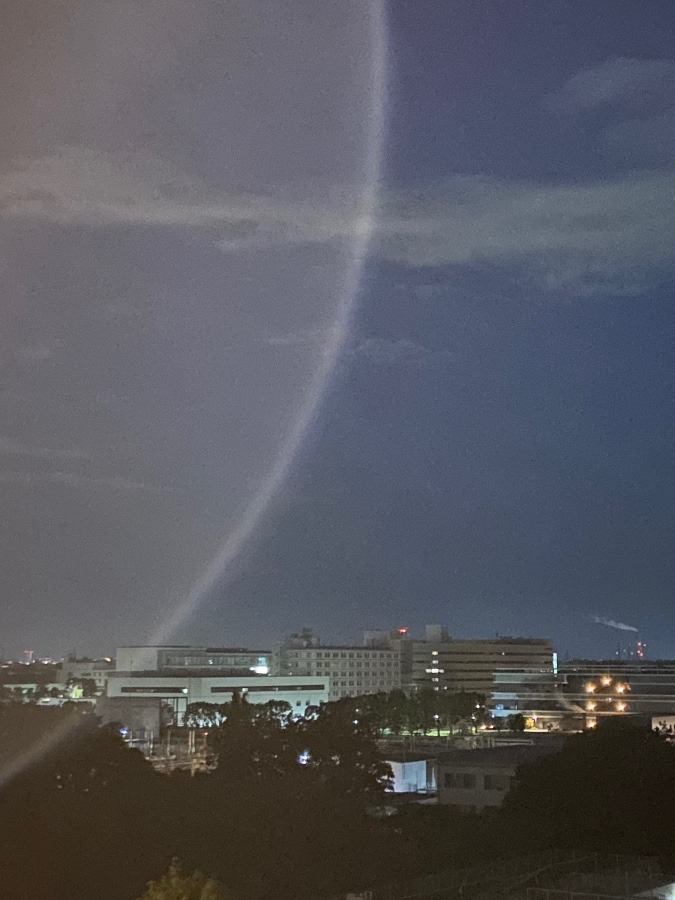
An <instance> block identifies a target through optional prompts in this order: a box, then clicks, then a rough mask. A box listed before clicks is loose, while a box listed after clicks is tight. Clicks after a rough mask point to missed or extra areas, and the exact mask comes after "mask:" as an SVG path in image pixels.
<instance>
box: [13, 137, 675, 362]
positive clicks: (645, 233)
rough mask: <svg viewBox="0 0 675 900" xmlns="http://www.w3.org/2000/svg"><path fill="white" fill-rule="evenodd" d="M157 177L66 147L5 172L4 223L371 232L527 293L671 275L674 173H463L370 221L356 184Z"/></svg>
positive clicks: (617, 285)
mask: <svg viewBox="0 0 675 900" xmlns="http://www.w3.org/2000/svg"><path fill="white" fill-rule="evenodd" d="M151 163H152V164H151ZM161 174H162V170H161V167H160V166H159V165H158V164H157V162H156V161H152V160H141V159H136V160H135V161H134V163H133V165H131V164H129V163H128V161H127V164H126V166H122V164H121V161H120V163H119V164H118V165H116V164H115V162H114V159H113V158H111V157H109V156H106V155H104V154H101V153H93V152H92V151H86V150H84V149H83V148H64V149H63V150H62V151H61V152H60V153H58V154H54V155H53V156H49V157H45V158H43V159H41V160H29V161H24V162H23V164H22V165H21V166H20V167H18V168H15V170H13V171H12V172H9V173H6V174H5V175H4V176H0V216H3V217H6V218H11V219H19V220H25V221H30V220H37V221H43V222H49V223H52V224H59V225H61V226H68V225H88V226H90V227H102V226H106V227H111V226H133V225H144V226H155V227H172V228H179V229H180V228H182V229H186V230H188V231H191V232H193V231H195V230H200V229H201V230H202V231H203V232H204V233H205V235H206V238H205V239H206V240H208V241H209V242H211V243H213V244H215V245H216V246H217V247H219V248H220V249H221V250H222V251H223V252H227V253H234V252H241V251H244V250H248V251H251V250H257V249H260V248H262V247H266V246H274V245H279V246H301V245H303V244H305V245H311V244H328V243H332V242H335V241H340V242H343V241H354V240H359V241H360V240H364V239H365V238H366V237H367V234H368V233H369V230H370V229H371V228H373V229H374V236H373V241H372V244H371V247H370V253H371V255H374V256H377V257H379V258H381V259H384V260H386V261H389V262H393V263H396V264H402V265H405V266H407V267H410V268H417V269H419V268H432V267H441V266H446V265H461V266H480V265H485V264H487V265H498V266H518V267H521V268H523V269H524V272H525V275H524V277H525V280H526V281H528V282H529V283H530V284H531V285H532V287H534V288H536V289H538V290H539V291H542V292H545V293H548V294H550V295H559V294H567V295H574V296H581V297H583V296H593V295H596V294H597V295H614V294H618V295H624V294H625V293H626V292H628V293H636V294H639V293H640V292H641V291H642V289H643V287H644V283H645V281H646V280H648V279H652V278H653V277H655V276H656V277H658V276H659V275H660V274H663V273H666V272H671V271H672V269H673V265H674V263H673V254H672V246H673V243H674V242H675V208H674V207H673V204H672V202H671V197H672V196H673V194H675V172H673V171H672V170H670V169H667V170H663V171H643V172H634V173H630V174H627V175H625V176H623V177H619V178H615V179H613V180H611V181H608V180H601V181H595V182H593V181H591V182H585V183H568V184H550V183H549V184H541V183H533V182H527V181H508V180H499V179H494V178H487V177H480V176H455V177H450V178H446V179H442V180H440V181H436V182H433V183H426V184H421V185H419V186H418V187H417V188H416V189H414V190H412V189H410V190H396V189H393V188H390V189H389V190H388V191H387V190H386V189H384V190H383V191H382V192H381V197H380V202H379V207H378V210H377V213H376V215H375V219H374V221H371V220H370V219H369V216H368V212H367V209H366V206H367V204H365V203H364V202H363V197H364V196H365V195H364V193H363V189H359V188H357V187H355V186H354V185H352V186H350V187H349V188H345V189H344V190H342V191H337V190H333V191H330V190H328V189H326V191H325V192H324V194H325V198H327V199H324V200H323V201H321V202H319V201H313V202H292V201H288V200H285V199H282V198H280V197H275V196H271V195H270V196H267V197H262V196H261V197H254V196H251V195H243V194H242V195H235V194H227V193H225V192H222V191H220V192H219V191H214V190H213V188H211V189H209V188H208V186H207V185H204V184H202V183H199V182H196V181H195V180H194V179H189V178H187V176H183V175H179V174H176V173H173V174H170V175H169V174H167V175H166V177H165V178H164V179H162V178H161V177H160V176H161ZM172 179H173V181H172ZM174 182H175V183H176V184H179V185H180V186H181V190H180V191H178V190H177V188H175V187H174V188H172V184H173V183H174ZM176 195H178V196H179V197H180V199H176ZM273 340H274V338H271V340H270V342H273ZM27 357H28V358H31V359H46V358H48V354H47V353H42V352H37V351H36V352H30V353H28V352H27Z"/></svg>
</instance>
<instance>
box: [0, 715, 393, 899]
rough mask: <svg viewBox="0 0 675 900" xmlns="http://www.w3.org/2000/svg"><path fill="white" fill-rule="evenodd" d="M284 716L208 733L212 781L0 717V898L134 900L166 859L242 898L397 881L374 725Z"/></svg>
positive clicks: (111, 736) (103, 731)
mask: <svg viewBox="0 0 675 900" xmlns="http://www.w3.org/2000/svg"><path fill="white" fill-rule="evenodd" d="M279 712H280V711H279V710H278V709H276V708H275V707H274V705H270V706H269V707H267V708H265V707H263V708H260V707H254V706H249V705H248V704H246V703H245V702H243V701H236V702H235V703H234V704H232V706H231V708H230V710H229V715H228V716H227V719H226V721H224V722H223V723H222V725H221V726H220V727H218V728H216V729H214V730H213V731H212V732H211V734H210V735H209V739H210V742H211V749H212V751H213V754H214V756H215V757H216V758H217V760H218V765H217V768H216V769H215V770H214V771H213V772H211V773H204V774H197V775H196V776H195V777H190V775H189V774H186V773H181V772H178V773H175V774H173V775H170V776H168V775H160V774H158V773H156V772H155V771H154V770H153V768H152V766H151V765H150V764H149V763H148V762H147V761H146V760H145V759H144V758H143V756H142V755H141V754H140V753H139V752H138V751H136V750H132V749H130V748H129V747H128V746H127V745H126V744H125V743H124V742H123V740H122V737H121V735H120V733H119V730H118V729H117V728H113V727H100V726H99V723H98V721H97V720H96V719H95V717H94V716H92V715H91V714H89V715H87V714H84V713H82V712H81V711H78V710H77V709H75V710H60V709H56V708H54V709H52V708H47V709H44V708H40V707H36V706H31V705H28V704H25V705H18V704H7V705H5V706H0V759H1V760H2V768H1V769H0V805H1V808H2V816H0V896H2V897H3V898H4V897H7V898H15V897H16V898H23V897H31V898H32V897H35V898H36V900H37V898H40V900H61V898H64V900H65V898H68V900H80V898H81V900H85V898H86V900H91V898H92V897H96V898H100V900H108V898H109V900H133V898H137V897H139V896H141V895H142V894H143V892H144V889H145V886H146V884H147V882H148V881H150V880H151V879H156V878H158V877H159V876H160V875H161V873H162V872H166V871H167V867H168V866H169V864H170V861H171V860H172V858H174V857H178V858H179V859H180V860H181V862H182V864H183V866H184V867H185V870H186V871H188V872H193V871H195V870H196V869H201V870H202V871H205V872H206V873H207V874H208V875H213V876H214V877H215V878H216V879H217V880H218V881H219V882H220V883H222V884H223V885H224V886H225V888H226V889H227V891H228V896H232V897H234V898H237V900H273V898H274V900H281V898H289V900H290V898H297V900H302V898H310V897H313V898H317V897H324V896H325V897H330V896H334V895H336V894H337V895H339V894H340V893H341V892H346V891H347V890H348V889H350V888H353V887H364V888H365V887H368V886H370V885H373V884H375V883H377V882H379V881H382V880H383V879H384V878H387V877H389V876H390V875H391V874H392V873H395V872H396V871H397V865H398V863H397V853H396V844H397V840H396V837H395V836H393V835H392V834H391V833H390V831H389V829H388V828H387V827H386V825H385V824H383V823H382V822H380V821H378V820H377V819H375V818H373V817H372V816H370V815H368V810H369V809H371V808H372V806H373V805H377V804H378V803H379V802H380V801H381V798H382V795H383V792H384V790H385V788H386V786H387V783H388V779H389V777H390V771H389V769H388V766H387V765H386V764H385V763H384V762H383V761H382V758H381V756H380V754H379V753H378V750H377V745H376V743H375V733H374V731H373V729H372V728H371V726H370V725H369V724H368V722H367V721H366V720H365V719H363V720H357V719H355V717H354V714H353V709H352V707H351V705H344V704H331V705H330V707H326V708H322V709H321V710H319V711H317V712H316V713H315V714H313V715H312V716H311V717H309V718H307V719H303V720H301V721H298V722H292V723H291V722H286V721H285V720H284V717H283V716H280V715H279ZM22 736H23V737H22ZM3 748H4V753H3Z"/></svg>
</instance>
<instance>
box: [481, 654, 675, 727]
mask: <svg viewBox="0 0 675 900" xmlns="http://www.w3.org/2000/svg"><path fill="white" fill-rule="evenodd" d="M490 705H491V711H492V714H493V716H495V717H508V716H510V715H514V714H517V713H521V714H522V715H524V716H525V717H526V719H528V720H531V721H532V723H533V724H535V725H536V726H538V727H541V728H554V729H562V730H581V729H582V728H589V727H592V726H594V725H595V724H597V722H598V721H599V720H601V719H603V718H606V717H608V716H640V717H644V718H649V717H659V716H661V717H663V716H668V715H672V714H675V661H672V660H572V661H570V662H565V663H563V664H562V665H561V666H560V667H559V669H558V670H557V671H556V672H554V673H545V672H542V671H533V670H526V669H523V670H522V671H519V672H515V671H506V672H504V671H499V672H496V673H495V676H494V683H493V687H492V692H491V704H490Z"/></svg>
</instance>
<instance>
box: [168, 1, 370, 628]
mask: <svg viewBox="0 0 675 900" xmlns="http://www.w3.org/2000/svg"><path fill="white" fill-rule="evenodd" d="M369 14H370V23H371V46H372V66H371V85H372V88H371V102H370V127H369V129H368V140H367V148H366V165H365V179H364V180H365V186H364V192H363V198H362V202H361V205H360V209H359V211H358V213H357V215H356V216H355V218H354V222H353V230H354V236H353V239H352V252H351V261H350V265H349V266H347V271H346V274H345V281H344V285H343V289H342V294H341V300H340V303H339V305H338V309H337V314H336V317H335V320H334V323H333V328H331V329H330V333H329V336H328V338H327V341H326V344H325V346H324V348H323V352H322V355H321V360H320V362H319V365H318V367H317V369H316V371H315V372H314V374H313V376H312V379H311V381H310V383H309V386H308V388H307V391H306V395H305V398H304V400H303V403H302V406H301V408H300V412H299V414H298V417H297V419H296V421H295V423H294V425H293V427H292V428H291V430H290V431H289V433H288V434H287V436H286V438H285V439H284V441H283V444H282V446H281V448H280V450H279V453H278V454H277V457H276V460H275V462H274V463H273V465H272V467H271V469H270V471H269V472H268V473H267V475H266V476H265V478H264V479H263V480H262V482H261V484H260V486H259V488H258V491H257V492H256V494H255V496H254V497H253V500H252V501H251V502H250V503H249V505H248V507H247V508H246V510H245V512H244V514H243V517H242V520H241V522H240V523H239V524H238V525H237V526H236V528H235V529H234V530H233V531H231V533H230V534H229V535H228V536H227V538H226V539H225V541H224V543H223V544H222V546H221V547H220V549H219V550H218V552H217V553H216V555H215V556H214V558H213V560H212V561H211V562H210V563H209V565H208V566H207V568H206V570H205V571H204V572H203V573H202V574H201V575H200V576H199V578H198V579H197V580H196V581H195V583H194V584H193V586H192V588H191V589H190V591H189V593H188V594H187V596H186V597H185V598H184V599H183V600H182V601H181V602H179V603H178V605H177V606H176V607H175V608H174V609H173V610H172V611H171V613H170V615H169V616H168V617H167V618H166V619H165V620H164V622H163V623H162V625H161V626H160V627H159V629H157V631H156V632H155V634H154V635H153V636H152V638H151V643H153V644H161V643H163V642H165V641H167V640H168V639H169V638H170V636H171V635H172V634H175V632H176V631H177V630H178V629H179V628H180V626H181V625H182V624H183V623H184V622H185V620H186V619H187V618H188V617H189V616H190V615H191V613H192V612H193V611H194V610H196V609H197V607H198V606H199V605H200V603H201V602H203V600H204V599H205V598H206V597H207V596H208V594H209V592H210V591H211V590H212V589H213V588H214V587H215V586H216V585H217V584H220V583H222V581H223V579H224V577H225V575H226V573H227V569H228V567H229V566H230V564H231V563H232V562H233V561H234V560H235V559H236V558H237V557H238V556H239V554H240V553H241V551H242V550H243V548H244V546H245V544H246V543H247V541H248V540H249V538H250V537H251V536H252V534H253V532H254V531H255V529H256V527H257V526H258V524H259V523H260V521H261V519H262V517H263V515H264V514H265V511H266V510H267V509H268V507H269V505H270V503H271V502H272V500H273V499H274V497H275V495H276V494H277V492H278V491H279V489H280V487H281V486H282V485H283V483H284V481H285V480H286V478H287V476H288V474H289V472H290V469H291V466H292V464H293V460H294V459H295V457H296V455H297V453H298V451H299V449H300V448H301V446H302V444H303V442H304V440H305V438H306V436H307V434H308V432H309V429H310V427H311V425H312V423H313V421H314V419H315V417H316V414H317V412H318V410H319V407H320V405H321V400H322V398H323V396H324V394H325V392H326V389H327V387H328V385H329V383H330V380H331V376H332V374H333V372H334V370H335V366H336V363H337V361H338V359H339V357H340V353H341V351H342V348H343V347H344V344H345V340H346V338H347V335H348V334H349V329H350V324H351V320H352V317H353V313H354V308H355V301H356V295H357V292H358V288H359V283H360V280H361V276H362V274H363V268H364V263H365V259H366V255H367V252H368V246H369V243H370V238H371V235H372V232H373V227H374V224H375V214H376V205H377V199H378V193H379V181H380V172H381V164H382V150H383V139H384V130H385V117H386V90H387V57H388V46H387V22H386V0H370V3H369Z"/></svg>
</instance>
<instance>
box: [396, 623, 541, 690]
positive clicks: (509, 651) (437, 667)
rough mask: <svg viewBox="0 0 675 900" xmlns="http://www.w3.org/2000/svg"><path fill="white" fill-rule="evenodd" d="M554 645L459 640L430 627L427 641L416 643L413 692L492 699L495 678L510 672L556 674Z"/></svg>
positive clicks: (537, 640)
mask: <svg viewBox="0 0 675 900" xmlns="http://www.w3.org/2000/svg"><path fill="white" fill-rule="evenodd" d="M555 666H556V658H555V653H554V651H553V646H552V644H551V642H550V641H548V640H546V639H543V638H520V637H497V638H476V639H458V638H452V637H450V636H449V635H448V633H447V631H446V630H445V629H444V628H441V627H440V626H438V625H427V627H426V633H425V637H424V640H413V642H412V672H411V686H412V690H414V691H419V690H423V689H425V688H431V689H432V690H435V691H455V692H459V691H466V692H471V693H477V694H482V695H484V696H486V697H489V696H490V694H491V693H492V687H493V681H494V674H495V672H497V671H501V672H503V671H507V670H509V669H511V670H513V669H516V670H519V669H535V670H538V671H542V672H552V671H554V669H555Z"/></svg>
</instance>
